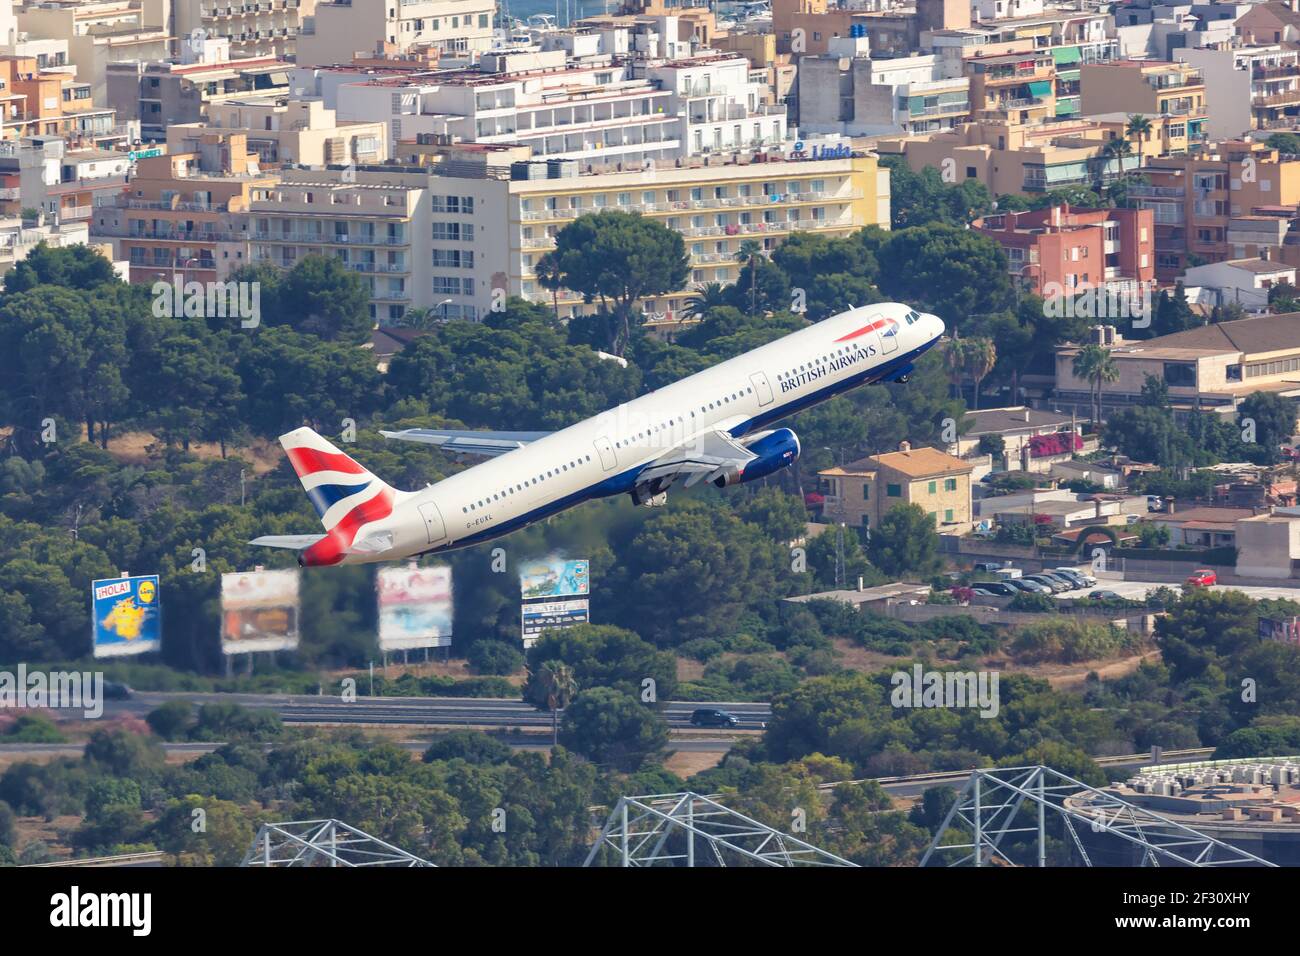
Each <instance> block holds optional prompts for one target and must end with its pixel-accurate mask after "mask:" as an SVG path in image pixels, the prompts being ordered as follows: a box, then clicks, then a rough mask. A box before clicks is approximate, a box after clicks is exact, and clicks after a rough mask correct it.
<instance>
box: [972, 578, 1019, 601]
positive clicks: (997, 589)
mask: <svg viewBox="0 0 1300 956" xmlns="http://www.w3.org/2000/svg"><path fill="white" fill-rule="evenodd" d="M971 590H972V591H974V592H976V593H977V594H980V593H982V594H988V595H992V596H994V597H1015V596H1016V595H1017V594H1019V593H1020V591H1019V590H1018V589H1017V588H1013V587H1012V586H1011V585H1010V584H1007V583H1006V582H1005V581H980V582H979V583H978V584H972V585H971Z"/></svg>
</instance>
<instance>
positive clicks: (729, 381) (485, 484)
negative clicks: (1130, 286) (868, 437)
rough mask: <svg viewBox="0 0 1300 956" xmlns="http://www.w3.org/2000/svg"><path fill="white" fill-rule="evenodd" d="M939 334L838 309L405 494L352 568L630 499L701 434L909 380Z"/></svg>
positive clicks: (870, 310) (750, 429)
mask: <svg viewBox="0 0 1300 956" xmlns="http://www.w3.org/2000/svg"><path fill="white" fill-rule="evenodd" d="M882 322H883V323H885V324H883V325H882ZM942 334H943V322H942V321H941V320H940V319H939V318H938V317H936V316H933V315H926V314H918V313H917V312H915V311H913V310H911V309H910V308H909V307H908V306H906V305H902V304H899V303H878V304H876V305H869V306H862V307H860V308H856V309H852V310H850V311H848V312H844V313H841V314H840V315H837V316H834V317H833V318H830V319H826V320H825V321H822V322H818V323H816V324H814V325H811V326H809V327H808V328H806V329H800V330H799V331H798V332H794V333H792V334H790V335H787V336H785V337H783V338H780V339H777V340H776V341H774V342H770V343H768V344H767V345H764V346H762V347H760V348H757V349H754V350H753V351H751V352H747V353H745V354H744V355H739V356H737V357H736V358H733V359H729V360H727V361H725V362H721V363H719V364H718V365H715V366H713V367H712V368H709V369H705V370H704V371H702V372H697V373H696V374H694V375H691V376H689V377H688V378H684V379H682V380H681V381H679V382H675V383H674V384H672V385H668V386H666V387H664V388H661V389H659V390H657V391H654V392H649V393H647V394H645V395H642V396H640V397H639V398H636V399H634V400H633V401H630V402H627V403H625V404H623V405H620V406H618V407H617V408H614V409H611V410H610V411H607V412H603V413H601V414H600V415H597V416H595V417H594V418H588V419H586V420H584V421H581V422H578V423H577V424H575V425H571V426H569V427H568V428H565V429H562V430H561V431H558V432H554V433H552V434H550V435H547V436H546V437H544V438H541V439H539V440H537V441H534V442H531V443H530V444H527V445H525V446H523V447H521V448H518V449H516V450H513V451H510V452H508V453H506V454H504V455H501V456H500V457H497V458H492V459H489V460H487V461H484V462H482V463H480V464H477V465H475V466H473V467H472V468H467V469H466V470H464V471H462V472H459V473H457V474H455V475H452V476H450V477H448V478H445V479H443V480H442V481H440V482H438V483H437V484H434V485H430V486H429V487H427V488H425V489H423V490H421V491H417V492H405V493H399V495H398V497H397V500H396V501H395V503H394V507H393V510H392V514H391V515H389V516H388V517H386V518H384V519H383V520H381V521H376V522H373V523H372V524H369V525H366V526H364V527H362V528H361V529H359V531H358V534H357V541H358V542H364V541H365V540H366V539H367V538H371V539H380V538H381V537H382V538H383V539H384V540H388V541H391V547H388V548H385V549H384V550H383V551H367V550H366V549H365V548H364V547H362V548H360V549H359V551H358V552H354V553H351V554H349V555H348V556H347V557H346V558H345V561H344V563H349V564H353V563H362V562H373V561H393V560H399V559H402V558H406V557H410V556H413V555H416V554H421V553H426V552H430V551H446V550H451V549H455V548H462V547H469V546H472V545H474V544H478V543H481V542H483V541H487V540H491V539H493V538H497V537H500V536H502V535H504V534H509V533H510V532H511V531H515V530H517V529H519V528H521V527H524V526H526V525H528V524H531V523H533V522H534V521H537V520H540V519H541V518H545V517H548V516H549V515H552V514H556V513H558V512H559V511H563V510H565V509H567V508H569V507H572V506H573V505H576V504H580V503H582V502H583V501H587V500H590V499H593V498H600V497H606V496H608V495H612V494H619V493H623V492H628V491H631V490H632V487H633V485H634V484H635V480H636V475H637V473H638V472H640V471H642V470H643V469H645V468H646V467H648V466H650V465H651V464H653V463H654V462H655V461H656V460H657V459H659V458H661V457H662V456H664V455H665V454H666V453H668V452H670V451H671V450H673V449H675V448H678V447H680V446H682V445H683V444H684V443H687V442H689V441H690V440H691V439H692V437H693V436H696V435H699V434H701V433H706V432H709V431H712V430H720V431H724V432H726V433H728V434H729V435H731V436H732V437H734V438H743V437H744V436H745V435H748V434H752V433H754V432H756V431H758V430H760V429H763V428H766V427H767V426H768V425H770V424H771V423H772V422H774V421H777V420H778V419H780V418H783V417H785V416H787V415H790V414H792V413H794V412H796V411H799V410H801V409H803V408H807V407H810V406H811V405H814V404H817V403H818V402H822V401H825V400H826V399H829V398H832V397H834V396H835V395H836V394H839V393H840V392H843V391H845V390H847V389H849V388H853V387H855V386H857V385H859V384H863V383H865V382H872V381H879V380H880V379H881V378H885V377H890V376H896V375H898V374H901V372H900V370H904V371H905V370H906V368H907V367H908V365H909V363H910V362H911V361H912V360H914V359H915V358H916V357H917V356H919V355H920V354H921V353H922V352H924V351H925V350H926V349H928V348H929V347H930V346H932V345H933V344H934V343H935V342H936V341H938V339H939V337H940V336H941V335H942ZM388 535H391V538H388V537H387V536H388Z"/></svg>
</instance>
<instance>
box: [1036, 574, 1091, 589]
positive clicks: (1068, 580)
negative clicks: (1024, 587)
mask: <svg viewBox="0 0 1300 956" xmlns="http://www.w3.org/2000/svg"><path fill="white" fill-rule="evenodd" d="M1034 576H1035V577H1044V578H1049V579H1051V580H1053V581H1060V582H1061V583H1062V584H1064V585H1065V589H1066V590H1067V591H1077V590H1079V588H1081V587H1083V585H1082V584H1080V583H1079V582H1078V581H1076V580H1075V579H1074V578H1072V577H1070V576H1068V575H1065V574H1062V573H1061V572H1060V571H1040V572H1039V573H1038V574H1036V575H1034Z"/></svg>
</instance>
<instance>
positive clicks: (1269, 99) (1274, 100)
mask: <svg viewBox="0 0 1300 956" xmlns="http://www.w3.org/2000/svg"><path fill="white" fill-rule="evenodd" d="M1297 103H1300V89H1296V90H1287V91H1286V92H1284V93H1274V94H1273V95H1272V96H1256V97H1255V98H1254V99H1252V100H1251V105H1252V106H1255V107H1261V106H1294V105H1295V104H1297Z"/></svg>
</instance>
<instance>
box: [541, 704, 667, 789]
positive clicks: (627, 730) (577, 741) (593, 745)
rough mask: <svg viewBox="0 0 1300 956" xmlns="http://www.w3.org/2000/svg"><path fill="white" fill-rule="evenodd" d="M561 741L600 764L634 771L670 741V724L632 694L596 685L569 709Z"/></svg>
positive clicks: (656, 754) (649, 760)
mask: <svg viewBox="0 0 1300 956" xmlns="http://www.w3.org/2000/svg"><path fill="white" fill-rule="evenodd" d="M560 742H561V743H562V744H564V746H565V747H568V748H569V749H570V750H573V751H575V752H577V753H580V754H582V755H583V756H585V757H587V758H589V759H591V760H593V761H595V762H596V763H598V764H602V765H608V766H612V767H614V768H616V769H618V770H623V771H627V772H631V771H634V770H638V769H640V768H641V767H642V766H644V765H645V764H647V763H649V762H651V761H653V760H654V759H655V758H656V757H657V756H658V754H659V752H660V751H661V750H662V749H663V747H664V745H665V744H666V743H667V742H668V727H667V725H665V724H664V722H663V720H662V719H660V717H659V715H658V714H656V713H655V712H654V710H653V709H652V708H650V707H648V706H646V705H645V704H642V703H639V702H638V701H637V699H636V698H635V697H632V696H631V695H630V694H625V693H622V692H620V691H617V690H614V689H613V688H610V687H594V688H592V689H590V690H585V691H583V692H581V693H579V694H578V696H577V697H575V698H574V700H573V703H572V704H570V705H569V706H568V707H567V708H565V711H564V720H563V722H562V723H561V725H560Z"/></svg>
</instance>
